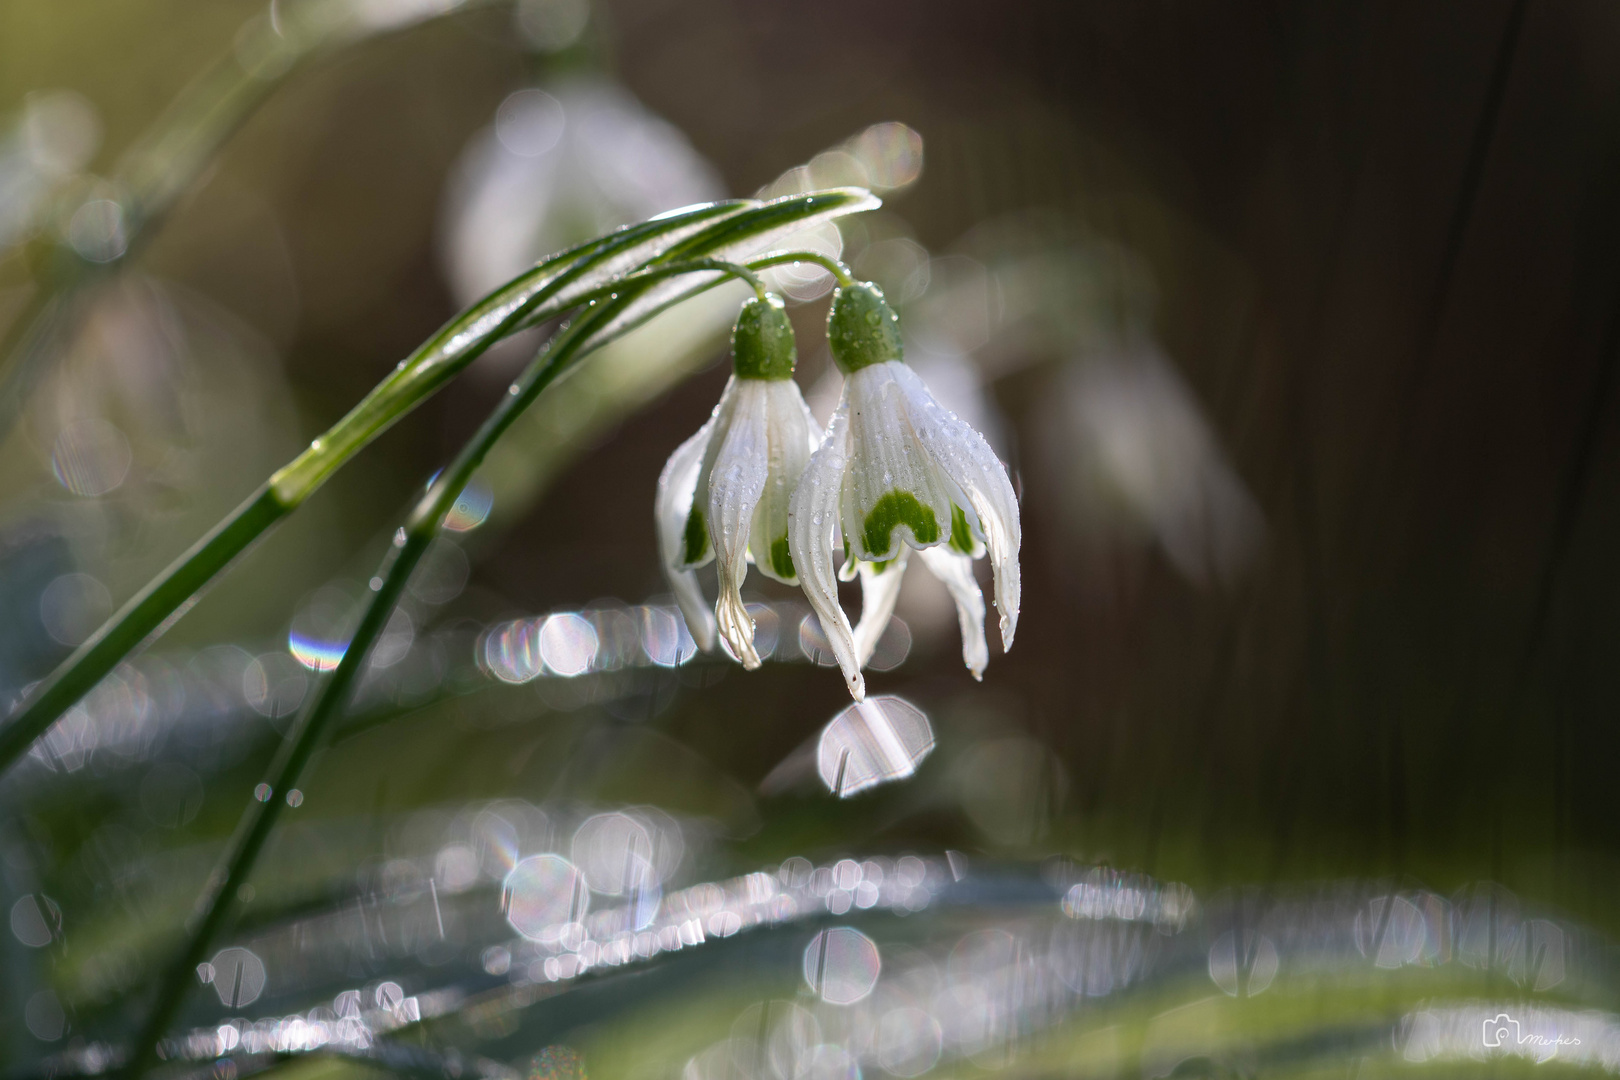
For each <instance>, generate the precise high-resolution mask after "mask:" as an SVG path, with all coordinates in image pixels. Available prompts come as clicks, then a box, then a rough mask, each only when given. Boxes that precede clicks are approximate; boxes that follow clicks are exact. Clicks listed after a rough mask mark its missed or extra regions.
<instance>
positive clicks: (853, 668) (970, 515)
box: [788, 283, 1021, 701]
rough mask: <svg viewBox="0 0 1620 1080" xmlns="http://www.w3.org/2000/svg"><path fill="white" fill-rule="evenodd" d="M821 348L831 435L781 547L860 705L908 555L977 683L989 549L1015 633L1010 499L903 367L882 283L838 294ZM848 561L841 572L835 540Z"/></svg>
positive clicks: (985, 454) (986, 450)
mask: <svg viewBox="0 0 1620 1080" xmlns="http://www.w3.org/2000/svg"><path fill="white" fill-rule="evenodd" d="M827 342H828V345H829V346H830V347H831V349H832V355H833V359H834V361H836V362H837V364H838V367H839V370H840V371H842V372H843V373H844V376H845V378H844V392H843V397H842V399H841V400H840V401H839V403H838V409H837V411H835V412H834V413H833V417H832V422H831V424H830V425H829V426H828V429H827V436H826V438H825V439H824V440H823V442H822V444H821V447H820V448H819V449H818V450H817V451H816V453H815V455H814V456H813V457H812V458H811V459H810V463H809V465H808V466H806V468H805V471H804V476H803V478H802V479H801V480H800V483H799V487H798V489H797V490H796V491H794V493H793V499H792V503H791V506H790V508H789V513H788V518H789V527H788V546H789V551H790V552H791V554H792V556H793V562H794V565H795V566H797V567H798V569H799V575H800V578H801V580H802V583H803V586H804V592H805V596H806V597H808V598H809V600H810V606H811V607H813V608H814V609H815V612H816V615H817V616H818V617H819V618H820V619H821V626H822V629H823V631H825V633H826V635H827V640H828V641H829V642H830V643H831V645H832V649H833V653H834V655H835V656H836V657H837V658H838V665H839V667H840V668H841V669H842V670H843V673H844V680H845V682H846V683H848V685H849V692H850V693H851V694H852V695H853V696H854V697H855V700H857V701H859V700H861V699H862V698H864V697H865V695H866V686H865V680H864V679H863V678H862V676H861V668H862V667H863V666H865V664H866V661H867V660H869V659H870V658H871V655H872V650H873V648H875V647H876V645H877V639H878V637H879V636H880V635H881V634H882V632H883V628H884V626H885V625H886V624H887V623H888V621H889V615H890V613H891V612H892V611H893V610H894V604H895V600H896V599H897V598H898V596H899V591H900V588H899V587H900V578H901V575H902V574H903V573H904V572H905V567H906V562H907V560H908V557H909V550H910V549H916V550H917V551H918V553H919V555H920V557H921V558H922V560H923V562H924V564H925V565H926V566H927V567H928V568H929V570H931V571H932V572H933V573H934V575H935V576H936V577H938V578H939V579H940V580H941V581H942V582H944V584H945V587H946V588H947V589H948V590H949V591H950V593H951V598H952V599H953V600H954V601H955V602H956V610H957V615H958V618H959V619H960V622H961V626H962V659H963V661H964V662H965V663H966V664H967V668H968V670H969V671H971V672H972V673H973V676H974V678H980V677H982V675H983V673H984V668H985V665H986V664H987V663H988V662H989V656H990V651H989V646H988V645H987V644H986V642H985V636H984V614H985V609H984V600H983V597H982V596H981V595H980V593H979V587H978V584H977V583H976V582H975V581H974V578H973V565H972V561H973V560H974V559H976V558H980V557H982V556H983V555H985V554H986V553H987V552H988V554H989V556H990V565H991V568H992V570H993V571H994V574H995V590H996V596H995V601H996V607H997V608H998V609H999V610H1000V613H1001V643H1002V647H1003V648H1004V649H1010V648H1011V647H1012V643H1013V634H1014V632H1015V631H1016V630H1017V627H1018V604H1019V575H1018V549H1019V545H1020V543H1021V533H1020V528H1019V523H1018V500H1017V498H1016V497H1015V496H1014V494H1013V489H1012V484H1011V483H1010V482H1009V481H1008V479H1007V470H1006V468H1005V467H1004V466H1003V465H1002V463H1001V461H1000V459H998V458H997V457H996V455H995V452H994V451H992V450H991V449H990V446H989V444H988V443H986V442H985V441H984V437H983V436H982V435H980V434H979V433H978V432H977V431H974V430H973V429H972V428H971V427H969V426H968V425H967V424H966V423H964V422H963V421H961V420H959V419H958V418H957V417H956V416H955V415H954V414H953V413H951V412H949V411H947V410H946V409H945V408H943V407H942V406H941V405H940V404H939V403H938V402H937V401H935V400H934V396H933V395H932V394H930V393H929V392H928V388H927V387H926V386H924V385H923V382H922V380H921V379H919V378H918V377H917V374H916V373H915V372H914V371H912V370H911V368H909V367H907V366H906V363H905V361H904V360H903V359H902V355H901V347H900V328H899V319H898V317H897V316H896V315H895V313H894V311H893V309H891V308H890V307H889V305H888V304H887V303H886V302H885V301H884V299H883V293H882V291H881V290H879V289H878V288H877V286H875V285H872V284H869V283H851V284H847V285H844V286H843V287H841V288H839V289H838V290H837V291H836V292H835V293H834V294H833V305H832V311H831V312H830V313H829V314H828V316H827ZM836 532H841V533H842V534H843V541H844V552H845V564H844V567H843V569H842V570H841V571H839V572H836V573H835V571H834V569H833V566H834V562H833V559H834V546H833V545H834V535H835V533H836ZM857 573H859V574H860V576H861V584H862V588H863V593H862V595H863V597H864V599H863V601H862V605H863V610H862V613H861V621H860V625H859V626H856V627H854V628H851V626H850V624H849V619H848V617H847V616H846V615H845V614H844V610H843V608H842V607H840V606H839V604H838V578H840V577H842V578H843V579H844V580H846V581H847V580H849V579H851V578H853V577H854V576H855V575H856V574H857Z"/></svg>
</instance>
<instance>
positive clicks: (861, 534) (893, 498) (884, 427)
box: [840, 360, 951, 562]
mask: <svg viewBox="0 0 1620 1080" xmlns="http://www.w3.org/2000/svg"><path fill="white" fill-rule="evenodd" d="M907 377H909V378H907ZM913 383H915V384H916V385H919V386H920V385H921V383H920V381H919V380H917V378H916V376H915V375H914V374H912V372H911V369H910V368H908V367H906V365H905V364H904V363H902V362H900V361H898V360H889V361H884V362H882V363H878V364H871V365H868V366H867V367H863V368H861V369H860V370H858V371H856V372H854V373H853V374H851V375H850V376H849V377H848V378H847V379H846V380H845V382H844V395H845V401H847V402H848V404H849V430H850V466H849V476H848V479H847V480H846V482H845V484H844V492H843V499H842V502H841V505H840V516H841V519H842V523H843V527H844V537H845V539H846V540H847V541H848V542H849V546H850V549H851V550H852V551H853V552H854V553H855V555H856V556H857V557H859V558H861V559H864V560H868V561H871V562H883V561H885V560H887V559H890V558H893V557H894V555H895V553H896V552H897V551H898V550H899V547H900V545H901V544H903V543H905V544H910V545H911V546H912V547H918V548H922V547H929V546H932V545H934V544H942V543H945V542H946V541H947V540H949V539H950V536H951V492H950V489H949V486H948V485H947V483H946V481H945V480H944V478H943V477H941V476H940V475H939V470H938V468H937V467H936V465H935V462H934V458H933V455H932V454H931V453H930V452H929V451H928V449H927V448H926V447H925V446H924V444H923V443H922V442H921V441H920V439H919V437H918V432H917V431H916V430H915V427H914V425H915V423H916V418H915V417H914V416H913V412H914V410H913V409H912V408H911V407H910V404H911V403H910V401H909V398H910V386H911V384H913ZM924 393H926V390H925V391H924ZM930 400H932V398H930Z"/></svg>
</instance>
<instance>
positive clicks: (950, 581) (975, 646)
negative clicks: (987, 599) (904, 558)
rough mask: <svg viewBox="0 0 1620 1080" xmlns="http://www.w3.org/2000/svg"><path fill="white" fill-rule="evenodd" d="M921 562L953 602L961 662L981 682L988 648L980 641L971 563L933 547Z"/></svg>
mask: <svg viewBox="0 0 1620 1080" xmlns="http://www.w3.org/2000/svg"><path fill="white" fill-rule="evenodd" d="M922 560H923V565H924V566H926V567H928V570H929V572H930V573H931V574H933V575H934V576H935V577H937V578H938V579H939V580H940V582H941V584H943V585H944V586H945V589H946V591H947V592H949V593H950V594H951V599H952V600H953V601H955V602H956V619H957V622H959V623H960V624H961V626H962V662H963V663H964V664H966V665H967V669H968V670H969V671H971V672H972V673H973V677H974V678H975V679H983V678H984V669H985V667H986V666H987V665H988V664H989V663H990V645H989V643H988V642H986V641H985V639H984V594H983V593H981V592H980V591H979V583H978V582H977V581H975V580H974V578H973V559H972V558H971V557H970V556H967V555H963V554H962V553H961V552H958V551H953V550H951V549H950V548H948V547H935V548H929V549H928V550H927V551H924V552H923V553H922Z"/></svg>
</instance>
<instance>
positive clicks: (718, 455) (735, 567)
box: [700, 379, 770, 670]
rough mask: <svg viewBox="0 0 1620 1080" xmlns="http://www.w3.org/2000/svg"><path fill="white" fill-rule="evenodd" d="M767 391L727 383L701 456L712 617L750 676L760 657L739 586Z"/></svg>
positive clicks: (760, 484)
mask: <svg viewBox="0 0 1620 1080" xmlns="http://www.w3.org/2000/svg"><path fill="white" fill-rule="evenodd" d="M766 386H767V384H766V383H764V382H761V381H760V380H758V379H733V380H732V384H731V386H730V387H728V388H727V391H728V397H727V399H726V405H727V406H728V408H727V410H726V411H725V412H723V413H722V414H721V418H720V426H719V427H718V428H717V429H716V431H715V436H714V439H713V441H712V442H711V443H710V450H709V453H708V454H706V455H705V456H704V457H705V462H706V463H707V462H709V461H712V465H710V466H709V467H708V468H707V469H706V470H705V472H704V475H705V476H706V477H707V478H708V485H707V486H708V522H709V539H710V541H711V542H712V543H713V545H714V555H715V561H716V563H717V564H718V567H717V568H718V570H719V576H720V599H719V601H718V602H717V603H716V605H715V617H716V619H718V620H719V629H720V636H721V637H723V638H725V639H726V644H727V645H729V646H731V651H732V652H733V653H734V654H736V656H737V658H738V659H739V660H741V661H742V665H743V667H745V668H748V669H749V670H753V669H754V668H757V667H759V653H758V652H756V651H755V649H754V620H753V619H751V618H750V617H749V615H748V611H747V609H746V608H745V607H743V601H742V583H743V578H744V577H746V576H747V574H748V536H749V532H750V530H751V527H752V524H753V520H754V511H755V510H756V508H757V507H758V506H759V499H760V493H761V492H762V491H763V490H764V489H765V481H766V474H767V472H768V471H769V463H770V454H769V445H768V444H769V438H768V433H767V428H768V426H769V425H768V424H767V422H766V417H765V395H766ZM700 483H701V482H700Z"/></svg>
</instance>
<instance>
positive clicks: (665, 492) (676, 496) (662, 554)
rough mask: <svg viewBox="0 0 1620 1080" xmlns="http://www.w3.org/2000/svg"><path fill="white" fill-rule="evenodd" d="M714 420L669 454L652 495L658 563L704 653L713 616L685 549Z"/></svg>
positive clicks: (711, 632)
mask: <svg viewBox="0 0 1620 1080" xmlns="http://www.w3.org/2000/svg"><path fill="white" fill-rule="evenodd" d="M714 425H715V419H714V417H713V416H711V417H710V418H709V420H708V422H707V423H705V424H704V425H703V426H702V427H701V428H699V429H698V432H697V434H696V435H693V436H692V437H691V438H690V439H687V440H686V441H685V442H683V443H682V444H681V445H680V446H679V447H677V448H676V450H675V452H674V453H673V454H671V455H670V456H669V461H668V462H667V463H666V464H665V465H664V471H663V473H661V474H660V475H659V477H658V493H657V495H655V496H654V498H653V517H654V519H655V521H656V523H657V526H658V528H657V533H658V555H659V562H661V563H662V564H663V567H664V576H665V577H667V578H668V579H669V585H670V589H671V591H673V592H674V594H675V603H676V604H677V606H679V607H680V609H681V614H682V615H683V616H685V618H686V628H687V629H688V630H689V631H690V632H691V634H692V640H693V641H695V642H697V644H698V647H699V648H701V649H703V650H704V651H705V652H707V651H709V650H712V649H713V648H714V641H715V639H714V632H715V624H714V615H713V613H712V612H710V611H709V605H708V604H707V603H705V602H704V600H703V590H702V589H701V588H699V586H698V579H697V574H696V573H694V572H693V571H692V569H691V568H690V567H688V566H687V565H686V564H685V562H684V555H685V548H686V521H687V518H688V516H689V515H690V514H691V512H692V497H693V493H694V492H695V491H696V489H697V479H698V469H699V467H700V466H701V465H702V464H703V456H704V452H705V451H706V450H707V449H708V446H709V438H710V436H711V435H713V434H714Z"/></svg>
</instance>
